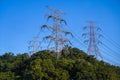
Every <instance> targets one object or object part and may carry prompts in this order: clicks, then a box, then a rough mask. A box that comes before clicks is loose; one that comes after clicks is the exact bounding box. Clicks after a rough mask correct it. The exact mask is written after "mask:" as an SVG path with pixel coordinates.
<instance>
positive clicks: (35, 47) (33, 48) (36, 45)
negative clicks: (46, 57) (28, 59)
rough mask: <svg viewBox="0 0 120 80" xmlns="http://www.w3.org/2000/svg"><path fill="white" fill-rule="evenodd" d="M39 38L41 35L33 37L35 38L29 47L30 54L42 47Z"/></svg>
mask: <svg viewBox="0 0 120 80" xmlns="http://www.w3.org/2000/svg"><path fill="white" fill-rule="evenodd" d="M38 38H39V37H38V36H36V37H33V40H31V41H29V46H28V49H29V53H30V55H31V54H33V53H36V52H37V51H38V49H39V47H40V41H39V40H38Z"/></svg>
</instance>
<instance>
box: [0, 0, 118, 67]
mask: <svg viewBox="0 0 120 80" xmlns="http://www.w3.org/2000/svg"><path fill="white" fill-rule="evenodd" d="M46 5H49V6H51V7H54V8H57V9H59V10H62V11H65V12H66V15H63V16H62V17H63V18H64V19H66V21H67V23H68V26H66V27H65V29H67V30H68V31H71V32H72V33H74V34H76V35H78V37H77V39H78V38H80V41H81V42H82V40H83V38H82V37H81V34H82V33H83V32H84V31H83V29H82V27H83V26H86V25H89V24H88V23H86V21H90V20H92V21H94V22H95V25H96V26H99V27H100V28H101V29H102V32H101V34H103V36H104V37H105V38H106V39H109V40H110V41H111V42H110V41H108V40H105V39H101V40H102V42H103V43H104V44H105V45H107V46H108V47H109V48H110V49H108V48H106V49H103V48H101V47H100V49H101V54H102V55H103V57H105V58H106V59H105V60H106V61H107V62H110V63H112V64H117V65H120V63H119V61H120V59H119V57H120V53H119V51H120V48H118V47H119V46H118V45H120V44H119V43H120V37H119V34H120V1H119V0H0V30H1V31H0V54H4V53H5V52H13V53H15V54H18V53H24V52H28V41H30V40H31V39H32V38H33V36H35V35H36V34H37V33H38V31H39V28H40V26H41V25H43V24H45V23H46V18H45V14H46V13H49V12H50V11H49V10H47V9H46V7H45V6H46ZM108 36H109V37H108ZM111 39H112V40H111ZM114 42H115V43H114ZM112 43H114V44H113V45H112ZM116 43H117V44H116ZM115 45H116V46H117V47H116V46H115ZM73 46H75V47H79V48H80V49H83V50H86V48H85V47H81V43H79V42H77V41H73ZM103 47H104V46H103ZM114 52H115V53H114Z"/></svg>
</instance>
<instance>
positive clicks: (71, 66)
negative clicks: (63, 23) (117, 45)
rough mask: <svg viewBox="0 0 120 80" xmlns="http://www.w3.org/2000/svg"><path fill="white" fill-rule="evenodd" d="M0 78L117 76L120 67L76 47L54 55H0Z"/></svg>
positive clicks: (92, 79)
mask: <svg viewBox="0 0 120 80" xmlns="http://www.w3.org/2000/svg"><path fill="white" fill-rule="evenodd" d="M0 80H120V67H118V66H113V65H110V64H108V63H105V62H103V61H98V60H96V59H95V58H94V56H88V55H87V54H86V53H84V52H83V51H81V50H79V49H77V48H69V52H65V51H64V50H63V51H62V52H61V57H60V58H56V57H55V55H54V53H53V52H52V51H45V50H43V51H39V52H37V53H35V54H33V55H31V56H29V55H28V54H27V53H24V54H18V55H14V54H13V53H5V54H4V55H2V56H0Z"/></svg>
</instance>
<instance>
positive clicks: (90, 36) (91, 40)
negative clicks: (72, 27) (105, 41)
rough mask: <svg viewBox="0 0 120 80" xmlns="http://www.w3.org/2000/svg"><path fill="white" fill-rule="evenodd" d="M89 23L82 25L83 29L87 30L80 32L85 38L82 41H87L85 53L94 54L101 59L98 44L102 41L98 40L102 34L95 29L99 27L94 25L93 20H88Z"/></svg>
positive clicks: (98, 29)
mask: <svg viewBox="0 0 120 80" xmlns="http://www.w3.org/2000/svg"><path fill="white" fill-rule="evenodd" d="M88 23H89V24H90V25H89V26H84V27H83V29H84V30H86V29H88V30H89V31H88V32H85V33H83V34H82V36H84V38H87V39H86V40H84V43H88V49H87V53H88V54H89V55H95V57H96V58H98V57H100V58H101V59H102V56H101V53H100V50H99V47H98V44H102V42H101V41H100V40H99V38H100V37H102V35H101V34H100V33H98V32H97V31H100V30H101V29H100V28H99V27H96V26H94V22H92V21H88Z"/></svg>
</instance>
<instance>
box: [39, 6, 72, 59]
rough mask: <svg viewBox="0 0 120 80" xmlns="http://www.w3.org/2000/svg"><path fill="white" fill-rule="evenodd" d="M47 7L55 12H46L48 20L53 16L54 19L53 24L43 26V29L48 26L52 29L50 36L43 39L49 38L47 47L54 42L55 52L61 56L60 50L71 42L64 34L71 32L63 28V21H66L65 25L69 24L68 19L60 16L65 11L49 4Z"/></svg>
mask: <svg viewBox="0 0 120 80" xmlns="http://www.w3.org/2000/svg"><path fill="white" fill-rule="evenodd" d="M46 7H47V9H49V10H50V11H52V12H53V14H46V16H47V21H48V20H49V19H50V18H51V19H53V24H52V26H49V25H47V24H45V25H43V26H42V27H41V29H43V28H46V29H48V30H49V31H51V32H50V34H49V35H48V36H45V37H43V39H46V40H49V43H48V46H47V48H50V47H51V44H52V43H53V45H54V47H53V48H54V52H55V53H56V56H57V57H60V53H59V52H60V51H61V50H62V49H63V47H64V45H67V44H68V43H69V44H71V43H70V41H69V40H68V39H67V38H65V37H64V36H65V35H68V34H71V33H70V32H68V31H66V30H64V29H62V28H61V26H62V25H61V24H62V22H64V23H65V25H67V23H66V21H65V20H64V19H63V18H61V17H60V15H61V14H65V12H62V11H59V10H57V9H54V8H52V7H49V6H46ZM71 35H72V34H71Z"/></svg>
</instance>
